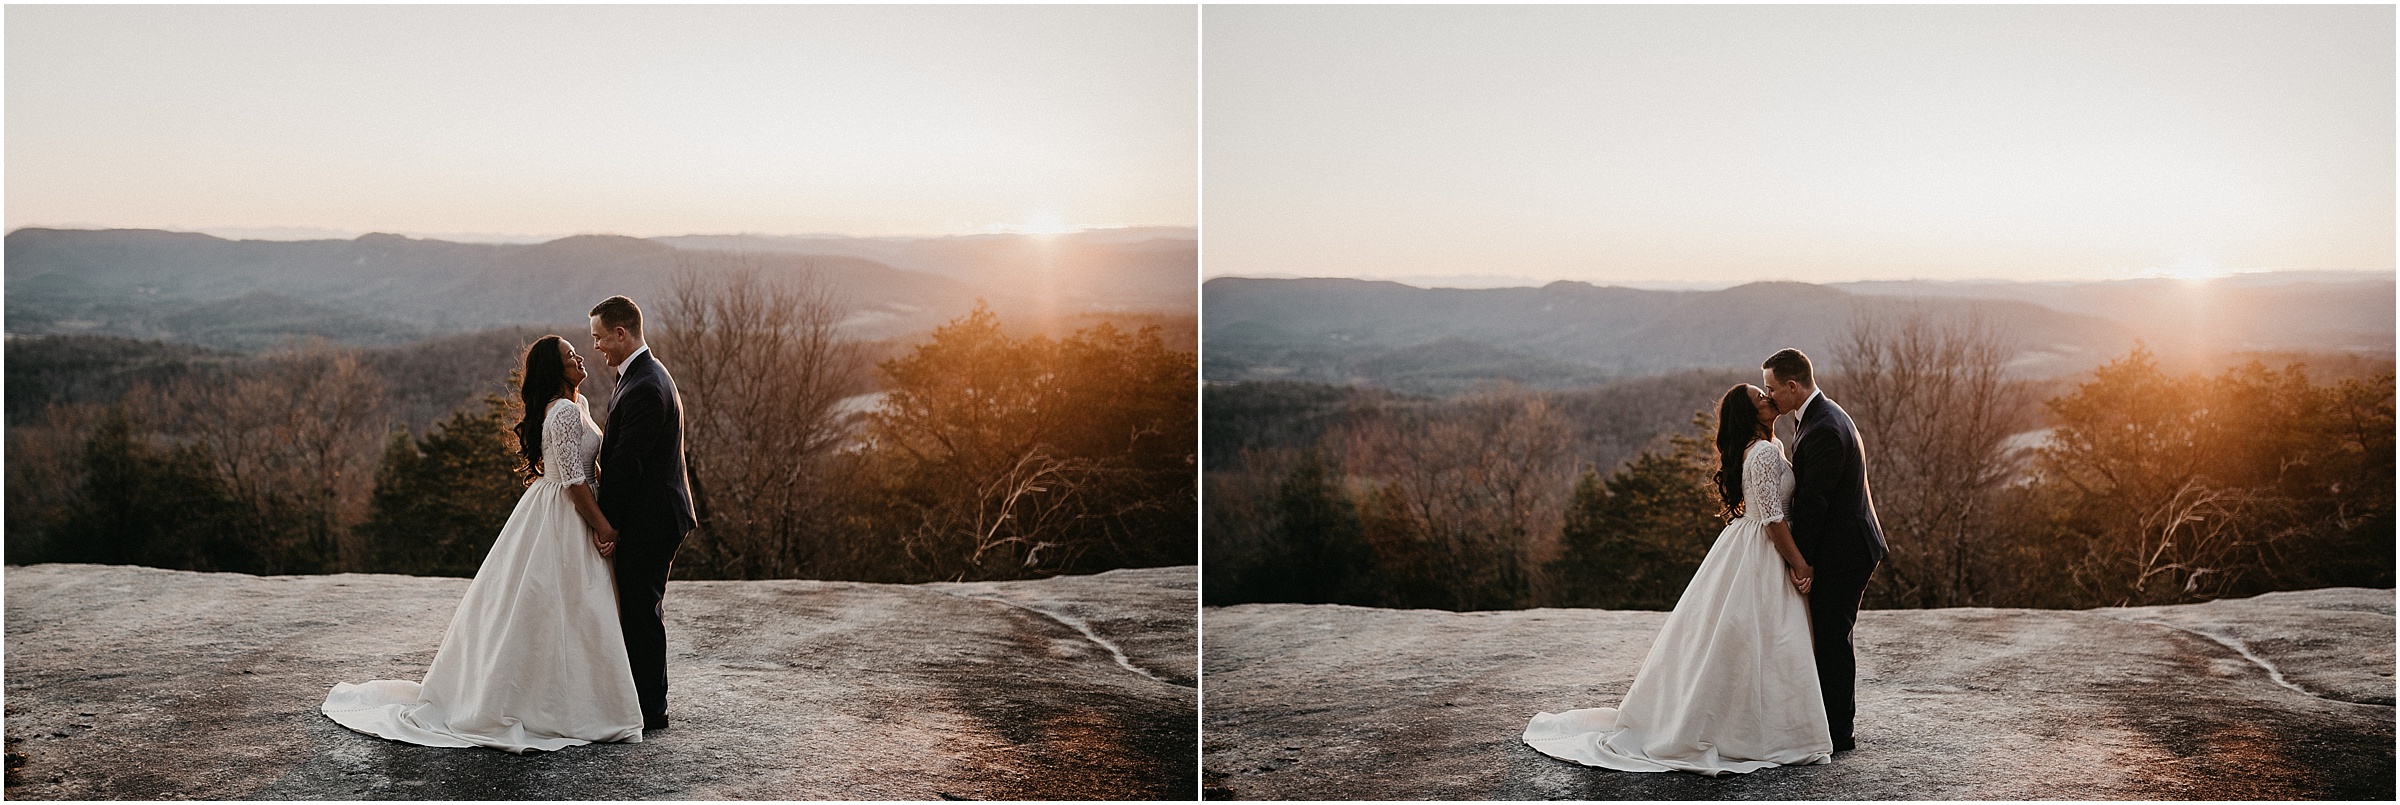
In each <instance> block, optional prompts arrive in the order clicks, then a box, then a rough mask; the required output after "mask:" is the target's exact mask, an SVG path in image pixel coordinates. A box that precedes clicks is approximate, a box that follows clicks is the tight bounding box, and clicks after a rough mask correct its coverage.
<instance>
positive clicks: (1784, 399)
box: [1759, 369, 1808, 414]
mask: <svg viewBox="0 0 2400 805" xmlns="http://www.w3.org/2000/svg"><path fill="white" fill-rule="evenodd" d="M1759 375H1760V376H1761V377H1762V379H1764V381H1765V383H1766V386H1767V396H1769V397H1772V398H1774V399H1775V410H1776V411H1777V412H1779V413H1783V414H1791V413H1798V412H1799V411H1800V401H1801V400H1804V399H1807V398H1808V394H1807V390H1806V389H1802V388H1800V382H1799V381H1797V380H1786V381H1783V382H1780V383H1778V382H1776V378H1775V370H1773V369H1762V370H1760V371H1759Z"/></svg>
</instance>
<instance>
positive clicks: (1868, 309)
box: [1201, 277, 2393, 393]
mask: <svg viewBox="0 0 2400 805" xmlns="http://www.w3.org/2000/svg"><path fill="white" fill-rule="evenodd" d="M2139 287H2140V286H2129V287H2127V288H2124V289H2110V293H2119V292H2120V291H2122V292H2123V293H2124V295H2125V296H2126V298H2125V299H2122V300H2119V301H2117V302H2115V303H2095V304H2091V305H2086V306H2081V307H2078V309H2077V310H2074V311H2068V310H2060V309H2056V308H2053V307H2049V306H2045V305H2042V304H2037V303H2036V302H2034V301H2028V299H2022V298H2008V297H2007V296H2006V295H2004V294H2002V293H2000V292H1998V291H1992V292H1989V293H1984V294H1966V293H1956V294H1933V293H1924V294H1916V295H1912V296H1901V295H1898V294H1896V293H1884V292H1879V293H1854V292H1851V291H1848V290H1844V289H1843V288H1841V287H1829V286H1821V285H1809V284H1803V283H1756V284H1751V285H1743V286H1738V287H1734V288H1728V289H1724V290H1715V291H1657V290H1638V289H1632V288H1618V287H1601V286H1593V285H1589V284H1585V283H1580V282H1554V283H1551V284H1549V285H1545V286H1542V287H1539V288H1494V289H1479V290H1465V289H1451V288H1432V289H1428V288H1416V287H1411V286H1407V285H1401V284H1398V283H1392V282H1375V281H1365V280H1349V279H1248V278H1235V277H1222V278H1218V279H1213V280H1209V281H1208V283H1207V284H1206V285H1204V286H1203V288H1202V299H1203V304H1204V305H1205V306H1206V310H1207V315H1206V316H1205V321H1204V328H1203V330H1202V333H1201V340H1202V345H1203V347H1202V352H1203V360H1204V361H1205V366H1204V369H1203V371H1204V373H1205V376H1206V377H1207V378H1208V379H1210V380H1267V379H1293V380H1313V381H1319V382H1332V383H1358V384H1367V385H1375V386H1381V387H1385V388H1393V389H1400V390H1405V391H1417V392H1430V393H1448V392H1453V391H1457V390H1460V389H1462V388H1465V387H1467V386H1469V385H1472V384H1473V383H1474V382H1476V381H1479V380H1486V379H1508V380H1514V381H1517V382H1520V383H1525V384H1528V385H1535V386H1544V387H1553V388H1557V387H1570V386H1582V385H1590V384H1592V383H1595V382H1599V381H1601V380H1605V379H1608V378H1615V377H1626V376H1634V375H1645V374H1655V373H1660V372H1668V371H1677V370H1685V369H1713V368H1723V367H1728V366H1732V367H1753V366H1756V365H1758V362H1759V361H1760V360H1763V359H1764V358H1765V357H1766V356H1767V355H1768V354H1770V353H1772V352H1773V351H1774V350H1775V349H1777V348H1780V347H1786V346H1795V347H1799V348H1801V349H1802V350H1804V351H1807V352H1809V353H1810V354H1812V355H1817V356H1822V357H1820V360H1823V359H1825V358H1828V357H1830V356H1831V355H1832V353H1833V349H1834V346H1835V345H1836V344H1837V343H1839V341H1840V340H1841V339H1842V338H1843V337H1844V334H1845V332H1846V330H1847V328H1848V326H1849V324H1850V321H1851V319H1852V316H1853V315H1854V313H1859V312H1864V313H1870V314H1872V313H1877V312H1881V313H1886V314H1894V313H1899V312H1902V311H1904V310H1907V309H1912V308H1913V309H1923V310H1927V311H1929V312H1932V313H1934V314H1935V315H1937V316H1964V315H1968V314H1974V315H1979V316H1981V317H1983V318H1985V319H1986V320H1989V321H1991V322H1993V323H1995V324H1998V325H2000V326H2001V327H2003V328H2004V329H2006V330H2008V331H2010V332H2013V333H2014V334H2016V336H2017V337H2018V338H2019V339H2020V340H2021V343H2022V344H2023V346H2024V347H2025V350H2026V351H2025V353H2024V354H2023V356H2022V357H2021V358H2020V361H2019V368H2020V369H2021V370H2023V371H2026V372H2028V373H2029V374H2035V375H2052V374H2060V373H2065V372H2072V371H2079V370H2082V369H2086V368H2089V367H2091V366H2095V365H2098V364H2099V363H2101V362H2104V361H2106V360H2108V359H2110V358H2113V357H2115V356H2118V355H2122V354H2124V353H2125V352H2126V351H2127V350H2129V349H2131V348H2132V346H2133V344H2134V343H2135V341H2136V339H2137V338H2138V339H2143V340H2146V341H2148V342H2150V343H2152V344H2154V345H2159V344H2160V343H2161V341H2164V340H2166V339H2165V338H2164V336H2162V335H2161V334H2160V333H2158V332H2154V331H2153V330H2152V329H2151V328H2150V327H2149V326H2146V325H2149V324H2151V323H2153V322H2155V320H2156V319H2157V318H2158V317H2159V316H2161V315H2163V314H2162V313H2160V312H2159V311H2160V310H2161V309H2162V307H2163V306H2164V305H2165V304H2166V303H2165V302H2160V301H2157V300H2149V301H2140V300H2141V299H2142V297H2141V294H2139V293H2137V292H2136V291H2137V290H2138V289H2139ZM2379 287H2380V290H2378V289H2377V288H2378V286H2377V285H2376V284H2375V283H2374V282H2371V281H2370V282H2365V283H2363V284H2359V285H2355V286H2350V287H2349V288H2348V292H2347V293H2343V294H2317V293H2316V292H2314V291H2311V290H2308V289H2306V288H2305V287H2304V286H2302V285H2286V286H2275V287H2269V288H2247V287H2229V288H2222V289H2219V291H2218V294H2219V295H2218V296H2216V297H2214V300H2215V301H2213V302H2211V304H2212V305H2214V306H2215V307H2214V308H2212V309H2213V310H2217V311H2219V312H2221V313H2222V314H2223V318H2221V319H2219V320H2218V321H2219V326H2218V327H2217V329H2216V330H2215V333H2214V334H2213V335H2211V336H2210V338H2209V343H2212V344H2221V345H2226V346H2227V347H2229V348H2233V347H2238V348H2246V349H2304V350H2330V349H2336V348H2352V347H2353V345H2355V348H2356V349H2358V350H2366V351H2374V350H2377V349H2380V350H2382V351H2385V352H2388V351H2389V350H2390V349H2391V346H2392V329H2393V328H2392V310H2393V307H2392V299H2393V297H2392V285H2391V282H2390V280H2389V278H2388V277H2387V278H2384V279H2383V280H2382V281H2381V285H2380V286H2379ZM1878 290H1879V291H1894V290H1898V289H1893V288H1888V287H1887V288H1881V289H1878ZM2064 295H2065V296H2069V297H2071V296H2073V294H2072V292H2071V289H2070V291H2069V292H2067V293H2065V294H2064ZM2044 298H2047V297H2044ZM2301 305H2316V306H2318V307H2316V308H2308V309H2307V310H2306V311H2302V312H2298V313H2293V314H2290V315H2292V316H2294V317H2298V318H2311V319H2314V322H2313V323H2309V324H2298V323H2292V322H2289V321H2286V320H2284V319H2280V318H2276V317H2274V316H2269V315H2265V314H2262V313H2259V312H2258V311H2267V310H2289V309H2290V308H2292V307H2294V306H2301ZM2278 306H2281V307H2278ZM2319 308H2322V309H2319ZM2378 310H2379V311H2380V313H2377V312H2376V311H2378ZM2377 315H2380V316H2381V327H2380V330H2379V331H2378V330H2377V329H2375V328H2373V327H2369V326H2366V323H2368V322H2370V321H2372V320H2373V317H2375V316H2377ZM2118 316H2122V317H2123V318H2122V319H2119V318H2117V317H2118ZM2312 328H2314V329H2318V330H2332V331H2338V332H2342V333H2346V334H2347V335H2345V336H2344V337H2343V338H2341V339H2338V340H2330V339H2323V338H2314V337H2310V336H2307V335H2305V333H2307V332H2310V331H2312ZM2378 337H2380V341H2379V342H2378V341H2377V340H2376V339H2377V338H2378ZM2378 344H2380V346H2378ZM2165 346H2169V347H2173V348H2178V349H2180V348H2183V347H2184V346H2187V345H2186V344H2185V343H2183V342H2180V341H2178V342H2174V343H2171V344H2166V345H2165Z"/></svg>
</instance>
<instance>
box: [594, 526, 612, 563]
mask: <svg viewBox="0 0 2400 805" xmlns="http://www.w3.org/2000/svg"><path fill="white" fill-rule="evenodd" d="M592 545H593V546H595V547H598V548H599V549H600V555H601V556H614V555H616V553H617V530H616V529H614V528H610V527H608V526H601V527H600V528H598V529H596V530H594V531H592Z"/></svg>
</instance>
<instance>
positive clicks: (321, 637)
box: [6, 565, 1199, 799]
mask: <svg viewBox="0 0 2400 805" xmlns="http://www.w3.org/2000/svg"><path fill="white" fill-rule="evenodd" d="M1196 583H1197V573H1196V571H1195V569H1194V568H1191V567H1178V568H1154V569H1142V570H1118V571H1111V572H1108V573H1102V574H1098V575H1093V576H1075V577H1060V578H1053V579H1044V580H1039V581H1022V582H1000V583H977V584H922V585H884V584H857V583H846V582H815V581H755V582H681V581H679V582H674V583H672V584H671V585H670V586H669V588H668V592H667V637H668V654H669V668H668V675H669V679H670V680H671V682H672V684H673V687H672V689H671V690H670V692H669V699H668V707H669V713H670V715H671V716H672V718H673V719H674V725H673V727H671V728H669V729H666V730H657V731H652V732H650V733H649V734H648V736H647V737H646V738H645V740H644V741H643V742H641V743H629V744H595V745H590V746H580V747H573V748H569V749H566V750H563V751H559V752H555V753H548V754H544V753H538V752H537V753H529V754H527V755H524V756H517V755H511V754H507V753H504V752H497V751H492V750H488V749H437V748H430V747H420V746H413V745H408V744H402V743H397V742H392V741H386V740H383V739H380V738H374V737H371V736H366V735H361V734H358V733H354V732H350V731H349V730H346V729H343V728H342V727H341V726H339V725H337V724H335V723H334V722H333V721H332V720H331V719H328V718H326V717H324V716H323V715H322V714H320V713H318V712H317V706H318V705H319V704H321V703H322V702H323V701H324V697H325V693H326V691H327V690H328V689H329V688H331V687H332V685H333V683H335V682H337V681H352V682H357V681H365V680H368V679H416V678H418V677H419V676H421V675H422V674H423V672H424V669H425V666H426V664H427V663H428V662H430V661H431V660H432V659H433V652H434V649H435V648H436V647H437V646H438V645H439V644H440V642H441V637H442V632H443V629H444V627H445V626H447V624H448V622H449V618H450V614H451V612H452V611H453V610H454V609H455V607H456V606H457V602H458V599H459V596H460V594H461V593H463V592H464V591H465V589H466V580H465V579H442V578H417V577H409V576H384V575H339V576H281V577H264V578H262V577H255V576H244V575H238V574H222V573H186V572H179V571H169V570H156V569H150V568H138V567H107V566H97V565H36V566H29V567H12V568H9V569H8V570H7V575H6V591H7V638H8V642H7V660H6V661H7V692H8V698H7V744H8V764H9V765H8V778H7V783H8V786H7V796H8V797H9V798H12V799H16V798H21V799H120V798H131V799H185V798H210V799H216V798H258V799H362V798H363V799H392V798H407V799H658V798H673V799H812V798H831V799H896V798H904V799H942V798H954V799H1000V798H1035V799H1081V798H1108V799H1152V798H1166V799H1188V798H1190V797H1191V796H1193V793H1194V792H1195V791H1196V789H1197V788H1198V783H1199V775H1198V769H1197V768H1196V764H1195V762H1194V759H1193V758H1194V755H1195V753H1196V750H1197V745H1196V744H1197V737H1196V735H1195V733H1194V727H1195V723H1196V721H1197V718H1196V716H1195V707H1196V704H1197V703H1196V701H1195V694H1196V686H1195V676H1194V670H1195V669H1194V661H1195V657H1194V640H1195V634H1194V613H1195V611H1196V607H1197V599H1196V595H1195V592H1194V590H1195V586H1196Z"/></svg>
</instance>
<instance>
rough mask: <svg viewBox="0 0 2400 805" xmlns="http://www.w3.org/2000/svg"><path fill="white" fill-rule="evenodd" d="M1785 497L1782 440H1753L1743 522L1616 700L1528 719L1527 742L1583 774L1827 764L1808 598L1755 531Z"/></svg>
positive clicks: (1729, 527)
mask: <svg viewBox="0 0 2400 805" xmlns="http://www.w3.org/2000/svg"><path fill="white" fill-rule="evenodd" d="M1791 497H1792V465H1791V464H1790V463H1789V462H1787V461H1785V460H1784V457H1783V450H1782V444H1781V443H1779V442H1775V441H1772V440H1767V441H1760V442H1757V443H1755V444H1752V445H1751V446H1750V449H1749V451H1748V452H1746V453H1744V454H1743V456H1742V500H1743V510H1744V511H1743V513H1742V516H1741V517H1739V518H1736V519H1735V520H1734V521H1733V522H1731V523H1727V524H1726V525H1725V530H1724V531H1723V532H1720V533H1719V534H1718V535H1717V542H1716V544H1715V545H1713V546H1710V548H1709V549H1708V558H1706V559H1703V560H1701V562H1700V570H1699V572H1698V573H1696V574H1694V575H1693V576H1692V583H1691V585H1690V586H1688V587H1685V588H1684V590H1683V598H1681V599H1679V600H1677V601H1676V602H1675V611H1674V612H1673V613H1672V614H1669V615H1668V616H1667V622H1666V624H1665V625H1663V626H1661V627H1659V630H1658V637H1657V638H1656V639H1654V640H1653V641H1652V642H1651V644H1650V654H1649V656H1648V657H1647V658H1645V659H1643V660H1642V668H1641V670H1640V671H1639V672H1637V673H1635V674H1634V676H1633V685H1632V687H1630V688H1628V689H1626V691H1625V699H1624V701H1623V702H1622V703H1620V704H1619V705H1618V706H1617V707H1597V708H1591V709H1585V710H1569V711H1567V712H1564V713H1558V714H1555V715H1553V714H1550V713H1540V714H1537V715H1535V716H1534V717H1533V720H1532V722H1530V723H1528V724H1526V725H1525V743H1526V744H1527V745H1530V746H1532V747H1533V748H1535V749H1538V750H1541V752H1542V753H1543V754H1546V755H1550V756H1552V757H1556V758H1560V759H1562V760H1571V761H1574V762H1577V763H1581V764H1583V765H1586V766H1600V767H1603V768H1609V769H1617V770H1620V771H1673V770H1682V771H1689V772H1697V773H1700V774H1705V775H1708V776H1711V777H1714V776H1717V775H1719V774H1723V773H1726V772H1736V773H1747V772H1752V771H1757V770H1759V769H1763V768H1768V767H1771V766H1795V765H1804V764H1814V763H1829V762H1832V759H1833V736H1832V733H1831V730H1830V729H1829V728H1828V727H1827V726H1826V721H1825V698H1824V694H1823V693H1822V692H1821V691H1819V690H1818V688H1817V663H1816V655H1815V653H1814V652H1813V651H1812V650H1811V648H1810V646H1809V632H1808V629H1809V626H1808V602H1807V600H1806V599H1804V598H1802V597H1801V595H1800V592H1799V591H1798V590H1796V589H1793V587H1792V583H1791V581H1790V579H1789V577H1788V576H1787V575H1786V573H1785V570H1784V564H1783V557H1782V556H1781V555H1779V554H1777V553H1776V552H1775V546H1774V544H1773V543H1771V542H1769V541H1768V540H1767V531H1766V528H1765V524H1766V523H1771V522H1777V521H1780V520H1782V519H1783V512H1784V508H1785V507H1786V506H1788V505H1790V502H1791Z"/></svg>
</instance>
